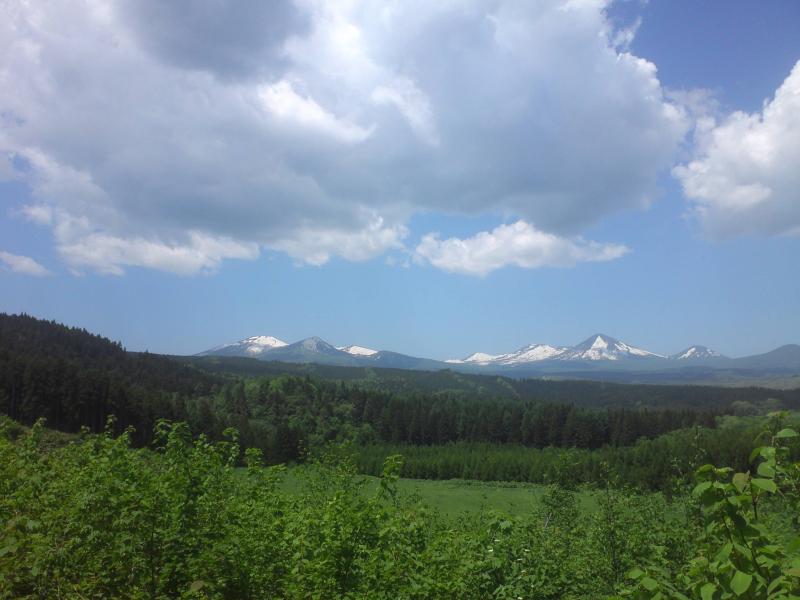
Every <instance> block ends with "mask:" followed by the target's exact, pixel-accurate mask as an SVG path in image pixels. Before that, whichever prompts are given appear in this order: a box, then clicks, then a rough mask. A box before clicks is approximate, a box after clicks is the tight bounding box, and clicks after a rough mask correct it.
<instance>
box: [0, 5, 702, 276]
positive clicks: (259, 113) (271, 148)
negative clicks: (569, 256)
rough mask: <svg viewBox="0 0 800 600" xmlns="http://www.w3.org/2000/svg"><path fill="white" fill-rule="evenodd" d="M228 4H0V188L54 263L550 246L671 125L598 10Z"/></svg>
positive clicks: (641, 172) (112, 265) (621, 180)
mask: <svg viewBox="0 0 800 600" xmlns="http://www.w3.org/2000/svg"><path fill="white" fill-rule="evenodd" d="M228 4H230V6H228ZM251 4H252V3H251ZM245 5H247V6H245ZM245 5H243V4H241V3H238V2H230V3H227V2H223V1H222V0H216V1H211V0H208V1H206V2H202V3H200V4H199V5H198V6H194V5H193V10H192V13H191V14H183V13H181V12H176V11H178V9H177V8H176V7H178V6H184V7H185V6H186V5H182V4H179V3H178V4H176V3H172V4H170V6H168V7H167V6H164V5H163V3H155V2H149V1H147V2H128V1H122V0H120V1H119V2H117V3H105V2H95V1H94V0H82V1H80V2H72V1H70V2H66V1H65V0H51V1H50V2H46V3H23V2H14V1H13V0H12V1H11V2H8V3H5V4H4V7H3V9H2V10H3V11H4V12H5V14H4V15H3V16H4V18H3V19H2V23H0V119H2V120H1V121H0V152H2V153H3V158H4V159H5V160H2V161H0V164H1V165H2V167H0V174H5V175H4V176H5V177H14V178H18V179H22V180H24V181H26V182H27V183H28V184H29V185H30V186H31V189H32V192H33V196H34V198H35V202H34V203H33V204H31V205H29V206H27V207H22V212H23V213H25V214H27V215H28V216H29V217H30V218H31V219H33V220H35V221H37V222H39V223H42V224H46V225H47V226H50V227H52V229H53V232H54V238H55V241H56V244H57V246H58V249H59V251H60V253H61V255H62V256H63V258H64V259H65V261H66V262H67V263H68V264H69V265H70V266H72V267H73V268H76V269H87V268H88V269H93V270H97V271H100V272H107V273H119V272H122V270H123V269H124V268H125V267H126V266H133V265H139V266H145V267H151V268H158V269H163V270H167V271H173V272H178V273H192V272H197V271H204V270H213V269H215V268H217V267H218V265H219V263H220V262H221V261H223V260H225V259H226V258H238V259H243V258H244V259H246V258H254V257H256V256H258V254H259V252H260V251H261V250H262V249H265V248H267V249H272V250H277V251H282V252H286V253H288V254H289V255H291V256H292V257H294V258H296V259H298V260H302V261H306V262H309V263H311V264H323V263H325V262H326V261H328V260H329V259H330V258H331V257H333V256H340V257H342V258H345V259H347V260H363V259H367V258H370V257H372V256H376V255H379V254H381V253H383V252H386V251H387V250H389V249H392V248H402V247H403V246H404V244H405V242H404V240H405V239H406V238H407V237H408V235H409V232H408V229H407V227H406V225H407V223H408V221H409V219H410V217H411V216H412V215H413V214H415V213H418V212H439V213H449V214H468V215H479V214H491V215H496V216H497V217H498V218H499V219H502V220H507V219H517V220H520V221H521V222H524V223H525V224H526V227H529V228H530V231H536V232H542V233H543V234H546V235H547V236H554V237H555V238H559V239H563V240H564V241H565V243H566V242H569V240H576V239H579V238H578V237H576V236H579V234H580V232H581V230H582V229H583V228H584V227H586V226H587V225H589V224H591V223H594V222H596V221H598V220H599V219H601V218H602V217H604V216H606V215H608V214H610V213H613V212H615V211H620V210H625V209H630V208H635V207H641V206H644V205H646V204H647V202H648V201H649V199H650V198H651V195H652V192H653V185H654V181H655V178H656V176H657V174H658V173H659V172H660V171H661V170H663V169H665V168H668V167H669V166H671V161H672V157H673V155H674V152H675V149H676V146H677V144H678V143H679V142H680V140H681V138H682V136H683V134H684V132H685V129H686V119H685V117H684V115H683V113H682V111H681V110H680V109H679V108H677V107H676V106H675V105H674V104H672V103H671V102H669V101H668V100H667V99H665V97H664V95H663V93H662V89H661V86H660V84H659V81H658V79H657V76H656V70H655V67H654V66H653V65H652V64H651V63H649V62H647V61H645V60H643V59H641V58H638V57H636V56H633V55H632V54H630V53H629V52H627V51H626V50H625V48H624V47H621V46H619V45H618V44H619V43H620V41H619V40H621V39H625V36H624V35H622V36H621V35H620V34H619V32H617V31H614V30H612V28H611V27H610V25H609V22H608V21H607V19H606V17H605V13H604V8H605V2H601V1H598V0H591V1H590V0H569V1H556V0H549V1H542V2H536V3H531V2H524V1H513V0H508V1H500V0H496V1H492V2H477V1H471V0H448V1H446V2H423V1H404V2H381V3H371V2H358V1H356V0H353V1H349V2H323V1H321V0H297V1H296V2H288V1H286V2H271V3H262V4H260V5H259V6H258V7H255V6H252V7H251V6H249V4H248V3H245ZM265 6H268V7H269V9H268V10H266V9H265V8H264V7H265ZM494 233H495V234H496V233H497V231H495V232H494ZM534 237H536V236H534ZM531 239H533V238H531ZM538 239H542V240H544V239H547V240H551V238H550V237H540V238H538ZM551 241H552V240H551ZM564 247H566V246H564ZM610 247H613V246H604V245H602V244H596V245H592V244H590V243H588V242H587V243H583V242H581V252H580V253H577V254H575V255H574V257H575V259H574V260H583V259H586V260H589V259H590V258H588V255H587V254H586V253H587V252H589V250H590V249H591V248H598V249H599V250H598V251H599V252H600V253H601V255H602V256H603V257H608V254H602V253H603V252H604V251H607V250H608V248H610ZM529 251H530V250H529ZM543 256H547V253H545V254H544V255H543ZM507 262H508V263H509V264H520V265H527V264H531V265H534V266H541V264H549V263H547V261H544V263H542V261H540V260H535V261H526V260H513V258H512V259H510V260H509V261H507ZM563 262H564V261H563V260H560V262H559V261H556V263H554V264H561V263H563ZM567 262H569V261H567ZM434 264H435V263H434ZM493 264H495V263H493ZM502 264H505V263H503V262H502V261H500V262H499V263H497V266H502ZM461 270H464V271H466V272H469V269H461Z"/></svg>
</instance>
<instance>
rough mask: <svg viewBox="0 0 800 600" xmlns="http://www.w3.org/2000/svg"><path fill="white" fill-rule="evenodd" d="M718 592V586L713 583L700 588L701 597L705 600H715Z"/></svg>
mask: <svg viewBox="0 0 800 600" xmlns="http://www.w3.org/2000/svg"><path fill="white" fill-rule="evenodd" d="M716 591H717V586H716V585H714V584H713V583H707V584H705V585H704V586H703V587H701V588H700V597H701V598H702V599H703V600H713V598H714V592H716Z"/></svg>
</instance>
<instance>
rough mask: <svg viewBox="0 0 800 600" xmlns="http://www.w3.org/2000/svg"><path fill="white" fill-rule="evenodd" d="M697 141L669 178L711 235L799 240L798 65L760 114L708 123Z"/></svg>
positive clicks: (700, 129)
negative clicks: (687, 159)
mask: <svg viewBox="0 0 800 600" xmlns="http://www.w3.org/2000/svg"><path fill="white" fill-rule="evenodd" d="M695 137H696V142H697V143H696V149H695V151H696V154H697V156H696V157H695V159H694V160H692V161H691V162H689V163H688V164H686V165H681V166H678V167H676V168H675V169H674V174H675V176H676V177H677V178H678V179H679V180H680V182H681V183H682V185H683V190H684V194H685V196H686V197H687V199H688V200H689V201H690V202H691V206H692V212H693V214H694V215H695V216H697V217H698V219H699V220H700V222H701V224H702V226H703V228H704V230H705V232H706V233H707V234H708V235H709V236H710V237H713V238H727V237H732V236H737V235H780V234H788V235H800V167H799V166H798V165H800V62H798V63H797V64H796V65H795V66H794V69H792V72H791V73H790V74H789V76H788V77H787V78H786V80H785V81H784V82H783V84H782V85H781V86H780V87H779V88H778V90H777V92H776V93H775V96H774V98H772V99H770V100H769V101H766V102H765V103H764V108H763V110H762V111H761V112H760V113H756V114H748V113H744V112H738V111H737V112H734V113H732V114H731V115H729V116H727V117H726V118H724V119H722V120H721V121H720V122H717V121H715V120H714V119H713V118H710V117H708V118H705V119H703V120H701V121H700V122H699V123H698V127H697V133H696V136H695Z"/></svg>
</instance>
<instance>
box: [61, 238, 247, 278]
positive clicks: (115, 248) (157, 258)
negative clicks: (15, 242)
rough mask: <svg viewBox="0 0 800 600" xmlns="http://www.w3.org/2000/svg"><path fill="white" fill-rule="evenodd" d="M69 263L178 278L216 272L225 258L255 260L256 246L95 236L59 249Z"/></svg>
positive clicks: (105, 270) (102, 270)
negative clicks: (133, 268) (142, 270)
mask: <svg viewBox="0 0 800 600" xmlns="http://www.w3.org/2000/svg"><path fill="white" fill-rule="evenodd" d="M60 251H61V254H62V255H63V256H64V258H65V260H66V262H67V263H68V264H69V265H70V266H71V267H72V268H73V269H74V270H76V271H80V270H82V269H85V268H91V269H93V270H94V271H96V272H98V273H103V274H106V275H122V273H123V272H124V267H128V266H141V267H147V268H151V269H156V270H159V271H167V272H170V273H176V274H178V275H191V274H194V273H208V272H213V271H215V270H216V269H217V268H218V267H219V264H220V262H221V261H222V260H223V259H228V258H238V259H249V260H252V259H255V258H257V257H258V255H259V250H258V246H257V245H256V244H243V243H240V242H236V241H234V240H230V239H224V238H214V237H210V236H208V235H206V234H203V233H199V232H190V233H189V236H188V240H185V241H183V242H181V243H171V244H170V243H165V242H162V241H159V240H151V239H145V238H133V239H125V238H119V237H114V236H111V235H108V234H103V233H92V234H89V235H86V236H82V237H80V238H78V239H77V240H76V241H75V242H73V243H66V244H62V245H61V246H60Z"/></svg>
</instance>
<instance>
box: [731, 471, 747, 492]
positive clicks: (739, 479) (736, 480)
mask: <svg viewBox="0 0 800 600" xmlns="http://www.w3.org/2000/svg"><path fill="white" fill-rule="evenodd" d="M748 479H750V476H749V475H748V474H747V473H736V475H734V476H733V485H734V486H735V487H736V489H737V490H739V491H740V492H741V491H743V490H744V488H745V487H746V486H747V480H748Z"/></svg>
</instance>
